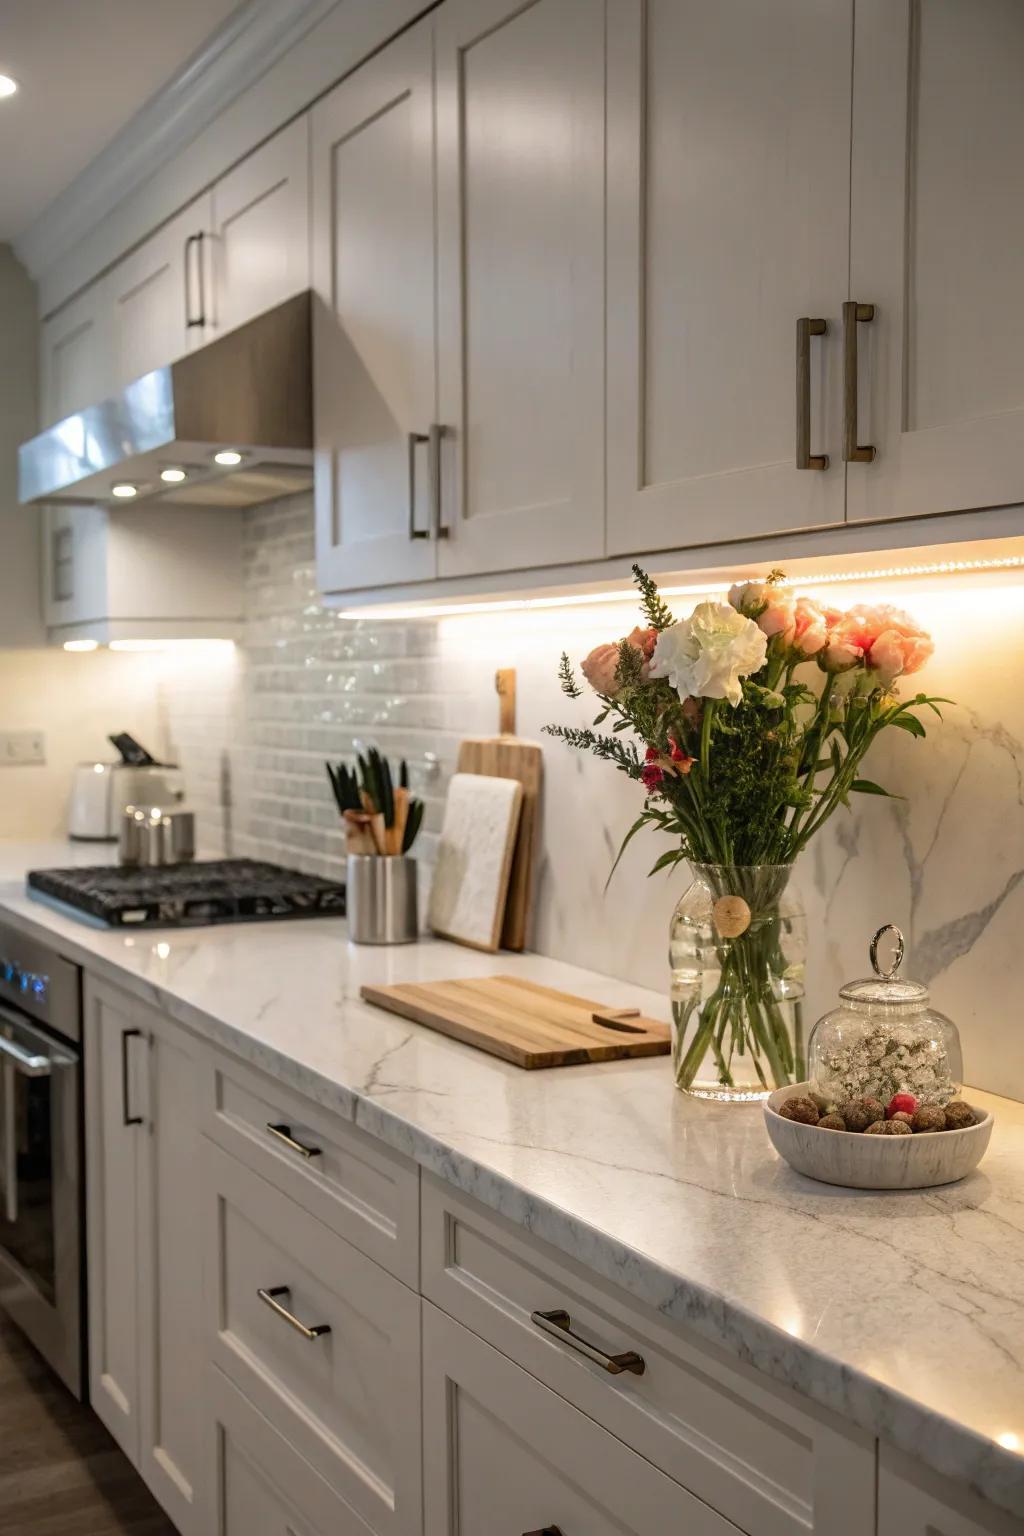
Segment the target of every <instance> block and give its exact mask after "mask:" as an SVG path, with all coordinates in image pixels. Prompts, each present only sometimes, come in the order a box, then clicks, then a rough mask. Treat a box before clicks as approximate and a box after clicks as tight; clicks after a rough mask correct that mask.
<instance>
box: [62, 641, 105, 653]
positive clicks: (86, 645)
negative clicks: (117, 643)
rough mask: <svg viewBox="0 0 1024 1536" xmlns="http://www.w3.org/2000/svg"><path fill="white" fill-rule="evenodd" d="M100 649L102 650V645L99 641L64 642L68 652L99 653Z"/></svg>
mask: <svg viewBox="0 0 1024 1536" xmlns="http://www.w3.org/2000/svg"><path fill="white" fill-rule="evenodd" d="M99 648H100V643H99V641H98V640H65V641H64V649H65V650H66V651H83V652H84V651H98V650H99Z"/></svg>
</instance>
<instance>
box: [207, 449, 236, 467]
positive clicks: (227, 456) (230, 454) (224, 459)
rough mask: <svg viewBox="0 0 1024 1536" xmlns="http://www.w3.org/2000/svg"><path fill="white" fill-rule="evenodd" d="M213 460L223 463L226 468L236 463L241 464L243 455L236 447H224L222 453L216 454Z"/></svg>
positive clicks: (216, 462)
mask: <svg viewBox="0 0 1024 1536" xmlns="http://www.w3.org/2000/svg"><path fill="white" fill-rule="evenodd" d="M213 462H214V463H215V464H223V465H224V467H225V469H230V468H232V467H233V466H234V465H235V464H241V462H242V455H241V454H240V453H239V452H238V451H237V449H235V448H222V449H221V451H220V453H215V454H214V456H213Z"/></svg>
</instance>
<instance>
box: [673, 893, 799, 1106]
mask: <svg viewBox="0 0 1024 1536" xmlns="http://www.w3.org/2000/svg"><path fill="white" fill-rule="evenodd" d="M692 872H693V883H692V885H691V886H690V887H689V889H688V890H687V891H686V893H685V894H684V895H683V897H682V899H681V900H680V902H679V904H678V906H677V907H676V909H675V912H674V913H673V914H672V924H671V929H670V933H669V960H670V963H671V967H672V1021H673V1029H672V1061H673V1066H674V1069H675V1079H676V1087H677V1088H680V1089H682V1090H683V1091H684V1092H685V1093H690V1094H693V1095H694V1097H696V1098H701V1099H719V1100H726V1101H731V1100H734V1101H737V1102H750V1101H751V1100H755V1099H764V1098H767V1096H768V1094H769V1093H770V1092H771V1091H772V1089H774V1088H781V1087H783V1086H784V1085H785V1084H786V1083H797V1082H803V1080H804V1079H805V1077H806V1075H807V1074H806V1047H805V1042H804V1021H803V997H804V967H805V959H806V952H807V924H806V921H805V918H804V913H803V909H802V906H801V904H800V901H799V898H798V897H797V895H796V893H795V891H794V890H793V889H792V887H791V885H790V875H791V873H792V865H790V864H750V865H725V864H694V865H692Z"/></svg>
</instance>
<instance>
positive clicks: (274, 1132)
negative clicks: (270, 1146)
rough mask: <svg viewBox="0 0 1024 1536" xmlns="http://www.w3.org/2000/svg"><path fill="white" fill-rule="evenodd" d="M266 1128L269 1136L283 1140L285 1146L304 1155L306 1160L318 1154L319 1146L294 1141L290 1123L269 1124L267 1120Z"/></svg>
mask: <svg viewBox="0 0 1024 1536" xmlns="http://www.w3.org/2000/svg"><path fill="white" fill-rule="evenodd" d="M267 1130H268V1131H269V1132H270V1134H271V1136H276V1137H277V1139H278V1141H283V1142H284V1144H285V1146H286V1147H288V1148H289V1149H290V1151H292V1152H297V1153H298V1154H299V1156H300V1157H304V1158H306V1159H307V1160H308V1159H309V1158H311V1157H319V1156H320V1148H319V1147H307V1146H306V1144H305V1142H302V1141H296V1139H295V1137H294V1136H293V1135H292V1128H291V1126H290V1125H271V1123H270V1121H269V1120H268V1121H267Z"/></svg>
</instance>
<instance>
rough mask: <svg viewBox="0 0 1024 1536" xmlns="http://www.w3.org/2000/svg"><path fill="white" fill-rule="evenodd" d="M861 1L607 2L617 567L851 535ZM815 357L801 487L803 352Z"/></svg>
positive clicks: (612, 518) (612, 537)
mask: <svg viewBox="0 0 1024 1536" xmlns="http://www.w3.org/2000/svg"><path fill="white" fill-rule="evenodd" d="M852 26H853V5H852V0H826V3H825V4H822V3H820V0H777V3H775V4H772V5H768V6H766V5H763V4H762V3H761V0H724V3H719V4H716V5H708V4H707V3H706V0H646V3H644V0H609V33H608V125H609V126H608V132H609V144H608V197H609V208H608V552H609V553H610V554H631V553H633V552H634V551H640V550H653V549H671V548H684V547H686V546H688V545H693V544H700V543H709V542H716V541H719V540H727V539H736V538H747V537H751V536H754V535H757V534H764V533H772V532H775V531H780V530H783V529H789V528H804V527H811V526H815V525H818V524H828V523H837V522H841V521H842V518H843V513H844V481H845V476H844V473H843V464H842V459H841V452H840V450H841V442H840V436H839V433H840V427H841V419H840V417H841V399H840V377H841V346H840V344H841V334H840V320H841V315H842V302H843V300H844V299H845V297H846V286H847V261H848V241H849V210H848V196H849V153H850V72H851V46H852ZM801 317H809V318H813V319H819V320H825V321H826V322H827V325H828V332H827V334H826V335H824V336H821V337H815V338H814V340H812V341H811V343H810V348H811V358H810V378H809V384H810V420H811V443H810V448H811V452H812V453H813V454H814V455H821V456H825V455H827V456H828V460H829V462H828V466H827V468H824V469H808V470H798V469H797V467H796V449H797V443H796V433H797V406H796V398H795V397H796V390H795V387H794V367H793V358H794V341H795V336H796V326H797V321H798V319H800V318H801Z"/></svg>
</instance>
